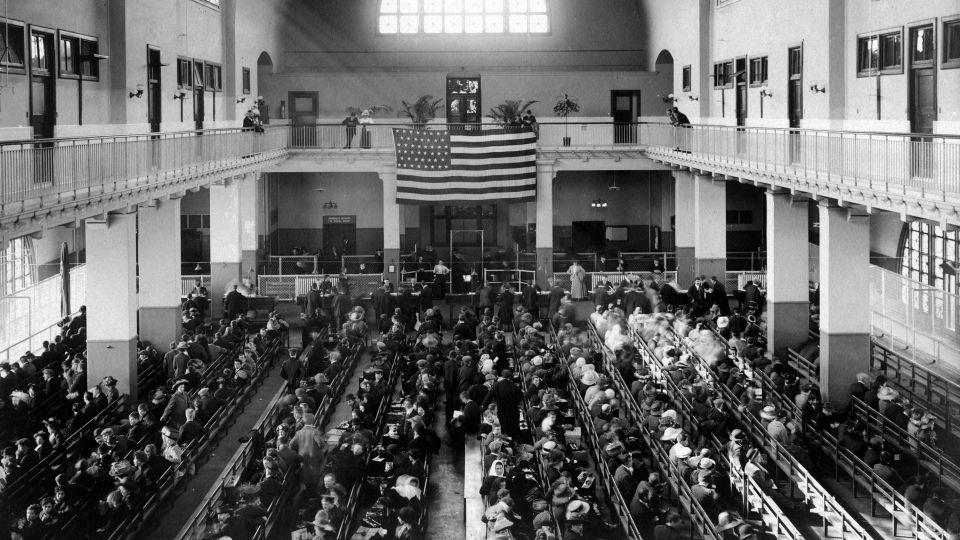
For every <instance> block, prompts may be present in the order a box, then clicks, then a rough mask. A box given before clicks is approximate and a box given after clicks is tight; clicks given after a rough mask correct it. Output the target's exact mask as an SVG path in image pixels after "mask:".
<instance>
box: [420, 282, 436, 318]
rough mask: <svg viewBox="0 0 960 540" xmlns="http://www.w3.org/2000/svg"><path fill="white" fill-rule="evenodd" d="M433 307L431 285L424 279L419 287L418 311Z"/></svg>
mask: <svg viewBox="0 0 960 540" xmlns="http://www.w3.org/2000/svg"><path fill="white" fill-rule="evenodd" d="M432 307H433V287H431V286H430V283H428V282H426V281H424V282H423V288H422V289H420V311H421V312H424V311H426V310H428V309H430V308H432Z"/></svg>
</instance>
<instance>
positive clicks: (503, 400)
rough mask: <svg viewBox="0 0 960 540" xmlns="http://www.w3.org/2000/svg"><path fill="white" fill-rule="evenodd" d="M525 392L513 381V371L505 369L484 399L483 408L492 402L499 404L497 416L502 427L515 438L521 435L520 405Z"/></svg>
mask: <svg viewBox="0 0 960 540" xmlns="http://www.w3.org/2000/svg"><path fill="white" fill-rule="evenodd" d="M522 400H523V393H522V392H521V391H520V389H519V388H517V385H516V384H515V383H514V382H513V372H512V371H510V370H509V369H505V370H503V373H502V375H501V376H500V378H499V379H498V380H497V382H496V383H494V384H493V386H492V387H491V388H490V392H488V393H487V397H486V398H484V400H483V408H486V407H487V405H489V404H490V402H491V401H492V402H494V403H496V404H497V418H498V419H499V420H500V429H501V430H502V431H503V433H504V434H505V435H509V436H511V437H513V438H514V439H516V438H518V437H519V436H520V407H521V402H522Z"/></svg>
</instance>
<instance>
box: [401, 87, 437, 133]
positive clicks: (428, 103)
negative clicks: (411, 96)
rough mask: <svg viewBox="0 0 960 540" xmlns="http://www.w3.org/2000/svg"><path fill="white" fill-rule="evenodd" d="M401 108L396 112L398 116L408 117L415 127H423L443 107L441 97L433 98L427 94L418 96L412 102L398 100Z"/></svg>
mask: <svg viewBox="0 0 960 540" xmlns="http://www.w3.org/2000/svg"><path fill="white" fill-rule="evenodd" d="M400 105H401V106H402V109H400V111H399V112H397V117H398V118H401V117H403V118H409V119H410V121H411V122H412V123H413V127H414V128H416V129H424V128H425V127H426V126H427V123H429V122H430V121H431V120H433V119H434V118H436V117H437V112H438V111H439V110H440V109H441V108H443V98H434V97H433V96H431V95H429V94H427V95H423V96H420V97H419V98H418V99H417V100H416V101H414V102H413V103H407V102H406V101H402V100H401V101H400Z"/></svg>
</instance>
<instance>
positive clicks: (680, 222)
mask: <svg viewBox="0 0 960 540" xmlns="http://www.w3.org/2000/svg"><path fill="white" fill-rule="evenodd" d="M673 178H674V182H675V187H674V196H673V204H674V217H673V244H674V249H675V250H676V254H677V268H676V270H677V283H679V284H680V286H681V287H689V286H690V285H693V276H694V275H695V274H694V272H695V262H694V259H695V254H694V246H695V245H696V243H695V236H696V235H695V233H694V231H695V229H696V226H697V210H696V205H695V201H694V197H695V195H694V179H693V173H691V172H690V171H679V170H678V171H674V173H673Z"/></svg>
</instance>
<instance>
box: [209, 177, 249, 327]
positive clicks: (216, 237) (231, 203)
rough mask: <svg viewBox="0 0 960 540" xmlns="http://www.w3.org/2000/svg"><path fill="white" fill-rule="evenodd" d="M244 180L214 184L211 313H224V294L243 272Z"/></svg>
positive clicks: (227, 180)
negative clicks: (242, 193) (242, 218)
mask: <svg viewBox="0 0 960 540" xmlns="http://www.w3.org/2000/svg"><path fill="white" fill-rule="evenodd" d="M240 211H241V206H240V182H239V179H236V178H231V179H225V180H224V181H223V182H220V183H216V184H212V185H211V186H210V298H211V302H212V305H211V316H212V317H214V318H219V317H220V316H221V315H222V313H223V297H224V296H225V295H226V294H227V292H229V291H230V290H231V289H232V288H233V286H234V285H239V284H240V280H241V277H242V274H243V270H242V269H241V266H240V265H241V260H242V257H241V249H240V245H241V244H240V230H241V220H240Z"/></svg>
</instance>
